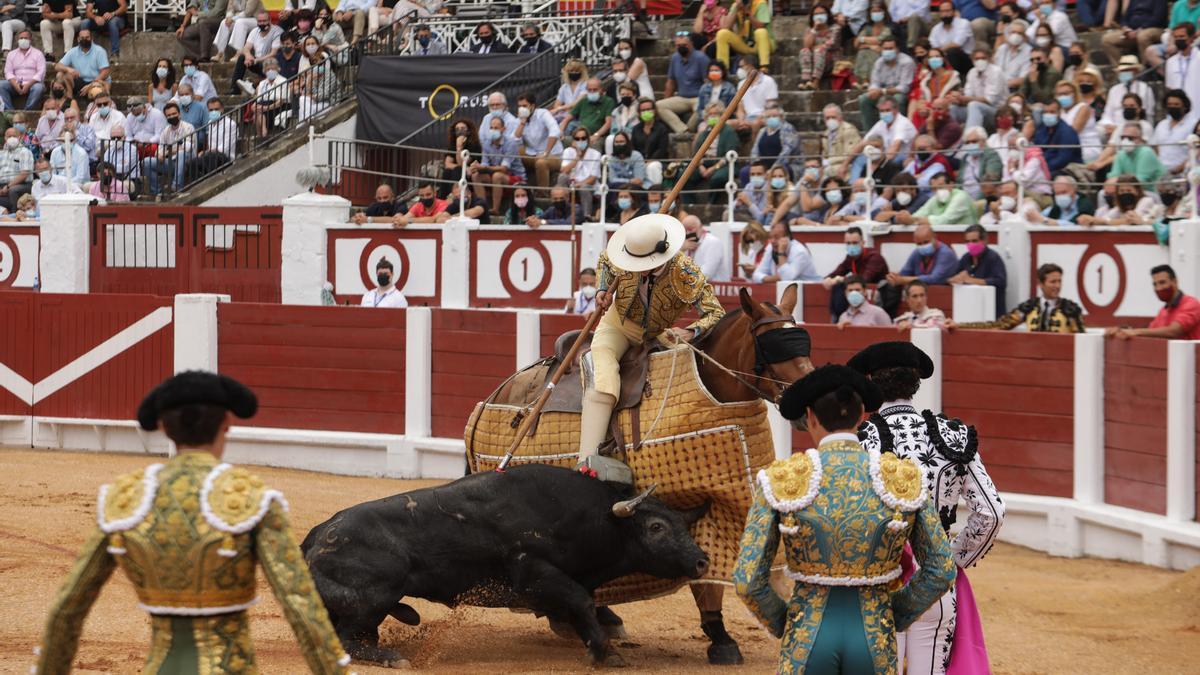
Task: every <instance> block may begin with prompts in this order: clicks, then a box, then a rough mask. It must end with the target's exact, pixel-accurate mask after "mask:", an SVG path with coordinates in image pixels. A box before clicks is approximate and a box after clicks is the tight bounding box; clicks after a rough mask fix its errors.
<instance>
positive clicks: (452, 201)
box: [435, 183, 492, 225]
mask: <svg viewBox="0 0 1200 675" xmlns="http://www.w3.org/2000/svg"><path fill="white" fill-rule="evenodd" d="M461 190H462V188H461V187H460V184H459V183H454V184H453V185H451V186H450V195H449V196H448V197H446V210H445V211H443V212H441V213H439V214H438V215H437V218H436V219H435V222H438V223H444V222H446V221H448V220H450V219H451V218H454V217H456V216H458V215H459V206H460V205H461V206H462V207H463V208H462V217H463V218H470V219H472V220H477V221H479V224H480V225H491V224H492V218H491V215H492V214H491V212H490V211H488V203H487V200H486V199H484V198H483V197H481V196H479V195H477V194H475V190H474V188H472V187H471V184H470V183H467V193H466V197H465V198H462V199H460V195H461V194H462V193H461V192H460V191H461Z"/></svg>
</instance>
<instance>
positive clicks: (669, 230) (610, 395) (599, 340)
mask: <svg viewBox="0 0 1200 675" xmlns="http://www.w3.org/2000/svg"><path fill="white" fill-rule="evenodd" d="M684 236H685V233H684V229H683V225H682V224H681V223H680V222H679V221H678V220H676V219H675V218H673V217H671V216H668V215H660V214H656V213H652V214H649V215H645V216H640V217H638V218H634V219H633V220H631V221H629V222H628V223H626V224H624V225H622V226H621V228H620V229H619V230H617V231H616V232H614V233H613V236H612V238H611V239H609V241H608V247H607V250H606V251H605V253H603V254H601V256H600V262H599V264H598V265H597V267H598V269H599V271H600V288H599V291H598V292H597V293H596V304H597V306H598V307H605V308H606V307H608V306H609V304H615V305H616V307H614V308H613V311H610V312H607V313H605V315H604V318H602V319H601V320H600V324H599V326H598V327H597V328H596V334H595V337H593V338H592V350H591V352H590V353H589V355H588V357H586V358H585V367H584V372H585V373H586V374H588V375H590V377H589V381H588V386H587V388H586V390H585V391H584V396H583V409H582V412H583V415H582V419H581V420H580V433H579V459H580V461H581V462H582V463H585V464H588V465H589V466H592V464H590V463H589V459H590V458H592V457H594V456H596V451H597V449H598V448H599V446H600V444H601V443H603V442H604V438H605V436H606V435H607V433H608V422H609V418H610V416H611V415H612V410H613V407H614V406H616V404H617V397H618V396H620V393H621V371H620V365H619V364H620V360H621V356H623V355H624V354H625V352H626V350H628V349H629V347H631V346H632V345H638V344H642V343H643V342H646V341H648V340H654V339H661V338H662V336H664V334H667V333H671V334H673V335H674V337H675V339H677V340H690V339H693V338H695V337H696V336H698V335H700V334H701V333H703V332H704V331H706V330H708V329H710V328H712V327H713V326H715V325H716V324H717V322H718V321H720V320H721V317H722V316H724V315H725V309H724V308H723V307H722V306H721V303H720V302H718V301H717V296H716V294H715V293H714V292H713V289H712V286H711V285H709V283H708V280H707V279H705V278H704V273H703V272H701V271H700V267H699V266H698V265H696V263H694V262H693V261H692V259H691V258H689V257H687V255H685V254H683V253H681V252H680V248H682V246H683V240H684ZM614 285H615V286H616V295H615V296H613V295H612V293H611V292H610V291H611V290H612V289H613V286H614ZM692 308H695V309H696V311H697V313H698V314H699V315H700V318H699V319H698V320H697V321H696V322H695V323H693V324H692V325H691V326H688V327H687V328H673V326H674V325H675V322H676V321H678V320H679V317H680V316H682V315H683V313H684V312H686V311H688V310H689V309H692ZM589 361H590V364H589V363H588V362H589ZM599 459H603V458H599ZM595 467H596V468H598V469H599V470H600V471H601V472H602V473H603V474H605V475H602V476H601V477H602V478H606V479H609V480H612V479H619V477H618V476H615V475H612V474H610V473H609V472H608V469H609V468H610V467H609V465H608V464H606V463H601V464H597V465H595Z"/></svg>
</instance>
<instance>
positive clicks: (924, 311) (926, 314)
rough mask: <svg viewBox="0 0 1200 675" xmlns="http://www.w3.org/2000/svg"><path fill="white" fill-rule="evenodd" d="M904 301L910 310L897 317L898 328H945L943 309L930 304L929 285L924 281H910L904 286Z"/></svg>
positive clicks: (902, 329) (901, 329) (903, 329)
mask: <svg viewBox="0 0 1200 675" xmlns="http://www.w3.org/2000/svg"><path fill="white" fill-rule="evenodd" d="M904 303H905V304H906V305H907V306H908V311H907V312H905V313H903V314H901V315H900V316H898V317H896V320H895V321H894V323H895V324H896V330H900V331H905V330H910V329H913V328H943V327H944V326H945V325H946V315H945V314H944V313H943V312H942V310H940V309H937V308H935V307H930V306H929V285H928V284H926V283H925V282H924V281H920V280H916V281H911V282H909V284H908V286H906V287H905V288H904Z"/></svg>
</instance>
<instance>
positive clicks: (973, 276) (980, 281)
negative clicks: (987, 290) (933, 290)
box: [948, 225, 1008, 318]
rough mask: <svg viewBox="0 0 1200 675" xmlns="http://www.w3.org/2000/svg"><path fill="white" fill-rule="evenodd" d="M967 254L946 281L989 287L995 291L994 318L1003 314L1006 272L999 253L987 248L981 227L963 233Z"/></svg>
mask: <svg viewBox="0 0 1200 675" xmlns="http://www.w3.org/2000/svg"><path fill="white" fill-rule="evenodd" d="M963 238H964V240H965V241H966V243H967V252H966V254H964V255H963V257H962V258H960V259H959V261H958V273H957V274H955V275H954V276H952V277H950V278H949V279H948V282H949V283H950V284H951V285H956V286H957V285H967V286H991V287H992V288H994V289H996V318H999V317H1000V315H1001V314H1003V313H1004V298H1005V289H1006V288H1007V286H1008V271H1007V270H1006V269H1005V267H1004V260H1003V259H1002V258H1001V257H1000V254H999V253H996V251H994V250H992V249H991V248H990V247H988V233H987V230H986V229H984V227H983V226H982V225H972V226H970V227H968V228H967V230H966V232H964V233H963Z"/></svg>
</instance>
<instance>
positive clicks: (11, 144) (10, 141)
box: [4, 136, 21, 150]
mask: <svg viewBox="0 0 1200 675" xmlns="http://www.w3.org/2000/svg"><path fill="white" fill-rule="evenodd" d="M20 144H21V141H20V140H19V139H18V138H17V137H16V136H9V137H8V138H6V139H4V147H6V148H8V149H9V150H16V149H17V146H18V145H20Z"/></svg>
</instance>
